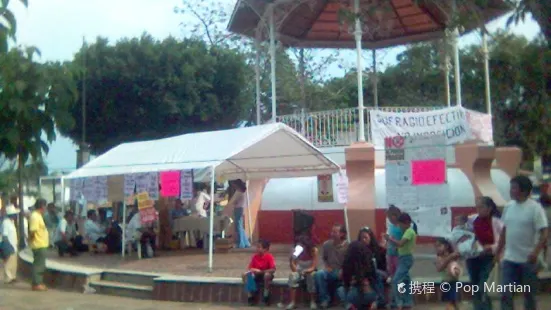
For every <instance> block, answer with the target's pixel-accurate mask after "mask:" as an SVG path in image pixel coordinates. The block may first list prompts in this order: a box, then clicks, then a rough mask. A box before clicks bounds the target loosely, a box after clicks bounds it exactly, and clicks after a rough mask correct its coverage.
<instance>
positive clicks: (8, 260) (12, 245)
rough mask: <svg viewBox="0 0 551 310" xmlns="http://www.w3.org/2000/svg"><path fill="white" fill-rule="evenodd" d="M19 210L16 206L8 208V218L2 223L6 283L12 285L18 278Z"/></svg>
mask: <svg viewBox="0 0 551 310" xmlns="http://www.w3.org/2000/svg"><path fill="white" fill-rule="evenodd" d="M18 214H19V209H17V208H15V206H14V205H9V206H7V207H6V217H5V218H4V220H3V221H2V256H3V257H2V258H3V260H4V282H6V283H8V284H12V283H14V282H15V278H16V276H17V247H18V240H17V229H16V228H15V221H16V220H17V215H18Z"/></svg>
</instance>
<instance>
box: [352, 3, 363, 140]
mask: <svg viewBox="0 0 551 310" xmlns="http://www.w3.org/2000/svg"><path fill="white" fill-rule="evenodd" d="M354 13H355V15H356V16H355V19H356V22H355V29H354V37H355V39H356V71H357V75H358V122H359V124H358V131H359V133H358V141H359V142H365V115H364V92H363V84H364V83H363V65H362V36H363V31H362V24H361V21H360V0H354Z"/></svg>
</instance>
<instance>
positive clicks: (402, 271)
mask: <svg viewBox="0 0 551 310" xmlns="http://www.w3.org/2000/svg"><path fill="white" fill-rule="evenodd" d="M412 266H413V255H401V256H399V257H398V267H397V268H396V273H395V274H394V277H393V278H392V302H391V304H390V307H391V308H398V307H412V306H413V296H412V295H411V277H410V275H409V270H410V269H411V267H412ZM399 287H400V290H401V291H402V292H400V291H399V290H398V288H399Z"/></svg>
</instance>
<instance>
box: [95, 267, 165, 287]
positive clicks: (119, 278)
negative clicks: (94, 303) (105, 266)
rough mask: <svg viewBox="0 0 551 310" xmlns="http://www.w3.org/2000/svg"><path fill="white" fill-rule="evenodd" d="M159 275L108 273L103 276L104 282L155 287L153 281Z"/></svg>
mask: <svg viewBox="0 0 551 310" xmlns="http://www.w3.org/2000/svg"><path fill="white" fill-rule="evenodd" d="M157 277H158V275H155V274H149V273H140V272H124V271H106V272H103V273H102V274H101V280H102V281H111V282H119V283H128V284H133V285H145V286H153V279H155V278H157Z"/></svg>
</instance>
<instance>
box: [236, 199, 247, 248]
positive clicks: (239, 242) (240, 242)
mask: <svg viewBox="0 0 551 310" xmlns="http://www.w3.org/2000/svg"><path fill="white" fill-rule="evenodd" d="M233 219H234V221H235V224H234V225H235V235H236V242H235V243H236V247H237V248H238V249H245V248H250V247H251V243H250V242H249V238H248V237H247V233H246V232H245V227H244V223H243V208H235V209H233Z"/></svg>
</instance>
